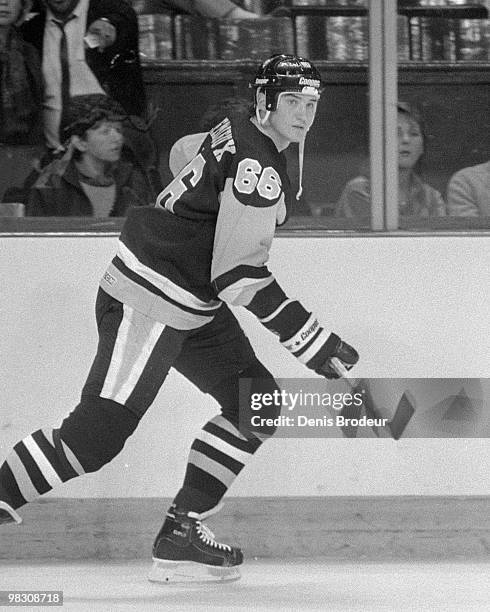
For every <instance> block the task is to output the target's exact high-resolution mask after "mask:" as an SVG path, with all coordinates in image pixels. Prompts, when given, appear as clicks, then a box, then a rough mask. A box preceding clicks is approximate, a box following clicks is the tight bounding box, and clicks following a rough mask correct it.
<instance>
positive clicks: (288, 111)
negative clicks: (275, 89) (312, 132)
mask: <svg viewBox="0 0 490 612" xmlns="http://www.w3.org/2000/svg"><path fill="white" fill-rule="evenodd" d="M317 104H318V97H317V96H312V95H309V94H301V93H295V92H285V93H282V94H280V95H279V97H278V100H277V108H276V110H275V111H274V112H272V113H271V114H270V117H269V125H270V127H271V128H272V130H273V132H274V133H275V135H276V138H279V139H280V140H281V141H282V142H284V143H286V142H287V144H289V143H290V142H300V141H301V140H304V138H305V137H306V133H307V132H308V130H309V129H310V127H311V125H312V123H313V120H314V119H315V114H316V108H317ZM287 144H286V146H287Z"/></svg>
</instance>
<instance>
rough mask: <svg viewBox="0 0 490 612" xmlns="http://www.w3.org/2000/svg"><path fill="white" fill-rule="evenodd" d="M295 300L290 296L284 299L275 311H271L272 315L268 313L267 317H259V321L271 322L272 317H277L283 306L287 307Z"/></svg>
mask: <svg viewBox="0 0 490 612" xmlns="http://www.w3.org/2000/svg"><path fill="white" fill-rule="evenodd" d="M292 302H293V300H292V299H291V298H288V299H287V300H284V302H282V304H280V305H279V306H278V307H277V308H276V309H275V310H274V312H273V313H271V314H270V315H267V316H266V317H263V318H262V319H259V321H260V322H261V323H269V321H272V319H274V318H275V317H277V315H278V314H279V313H280V312H281V311H282V310H283V308H286V306H288V305H289V304H291V303H292Z"/></svg>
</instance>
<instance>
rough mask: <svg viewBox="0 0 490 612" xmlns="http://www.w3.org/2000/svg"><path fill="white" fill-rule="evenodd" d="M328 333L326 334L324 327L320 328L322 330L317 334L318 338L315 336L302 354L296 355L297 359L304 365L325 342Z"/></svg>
mask: <svg viewBox="0 0 490 612" xmlns="http://www.w3.org/2000/svg"><path fill="white" fill-rule="evenodd" d="M329 335H330V334H328V333H327V332H326V331H325V330H324V329H322V331H321V332H320V334H319V335H318V338H316V340H315V341H314V342H313V344H312V345H311V346H310V347H309V348H308V349H307V350H306V351H305V352H304V353H303V354H302V355H298V359H299V361H301V363H304V364H305V365H306V364H307V363H308V361H310V359H312V358H313V357H314V356H315V355H316V354H317V353H318V351H319V350H320V349H321V348H322V346H323V345H324V344H325V343H326V342H327V340H328V337H329Z"/></svg>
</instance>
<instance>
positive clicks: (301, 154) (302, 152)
mask: <svg viewBox="0 0 490 612" xmlns="http://www.w3.org/2000/svg"><path fill="white" fill-rule="evenodd" d="M304 156H305V139H304V138H302V139H301V140H300V141H299V143H298V162H299V181H298V182H299V187H298V191H297V193H296V199H297V200H299V199H300V197H301V194H302V193H303V160H304Z"/></svg>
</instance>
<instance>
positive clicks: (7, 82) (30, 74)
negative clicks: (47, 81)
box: [0, 0, 42, 145]
mask: <svg viewBox="0 0 490 612" xmlns="http://www.w3.org/2000/svg"><path fill="white" fill-rule="evenodd" d="M30 7H31V0H0V143H1V144H9V145H26V144H35V143H37V142H39V141H40V139H41V132H40V129H39V126H40V125H41V116H40V108H41V100H42V78H41V64H40V61H39V55H38V53H37V51H36V49H35V48H34V47H33V46H32V45H30V44H28V43H26V42H25V41H24V40H23V38H22V36H21V34H20V31H19V29H18V26H19V25H20V24H21V23H22V21H23V20H24V18H25V16H26V15H27V13H28V12H29V10H30Z"/></svg>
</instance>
